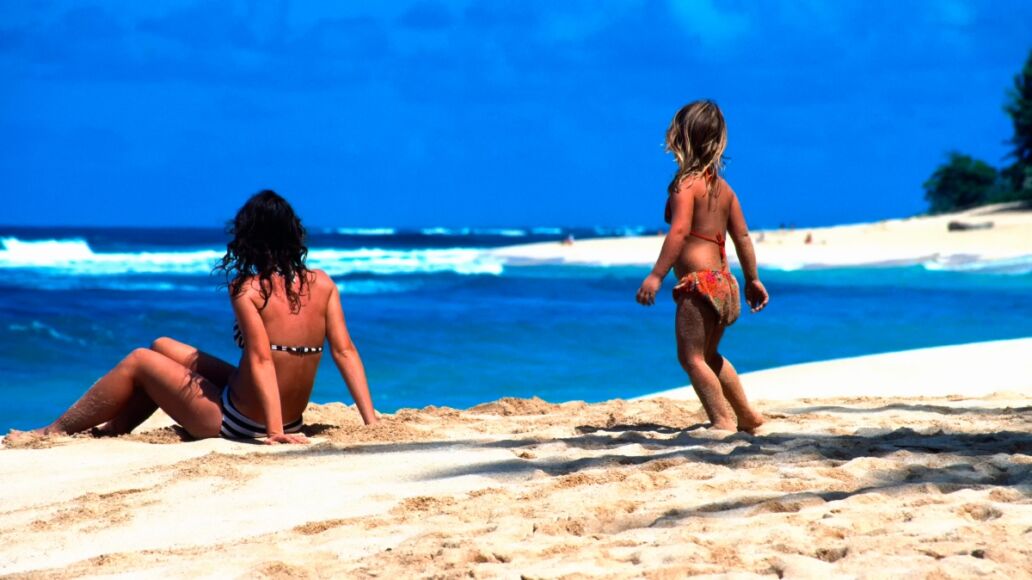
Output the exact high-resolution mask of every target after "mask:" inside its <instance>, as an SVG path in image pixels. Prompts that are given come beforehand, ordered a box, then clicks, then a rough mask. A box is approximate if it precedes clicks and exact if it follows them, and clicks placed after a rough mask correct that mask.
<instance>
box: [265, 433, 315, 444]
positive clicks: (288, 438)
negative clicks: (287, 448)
mask: <svg viewBox="0 0 1032 580" xmlns="http://www.w3.org/2000/svg"><path fill="white" fill-rule="evenodd" d="M308 443H309V441H308V437H305V436H304V435H302V434H300V433H279V434H277V435H269V436H268V437H266V438H265V444H266V445H280V444H283V445H307V444H308Z"/></svg>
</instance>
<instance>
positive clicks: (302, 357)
mask: <svg viewBox="0 0 1032 580" xmlns="http://www.w3.org/2000/svg"><path fill="white" fill-rule="evenodd" d="M230 233H231V234H232V235H233V240H232V241H231V242H229V244H228V245H227V247H226V255H225V256H224V257H223V258H222V261H221V262H219V264H218V265H217V266H216V270H220V271H222V272H224V273H225V274H226V279H227V283H228V286H229V294H230V302H231V303H232V305H233V312H234V313H235V314H236V320H237V326H236V328H235V331H236V337H235V338H236V340H237V343H238V345H239V346H240V347H241V348H242V349H243V352H242V353H241V355H240V363H239V366H238V367H235V366H233V365H231V364H229V363H228V362H225V361H223V360H220V359H218V358H216V357H214V356H211V355H210V354H207V353H204V352H201V351H199V350H197V349H196V348H194V347H192V346H190V345H187V344H183V343H181V342H178V341H176V340H173V339H171V338H159V339H157V340H155V341H154V343H153V345H152V346H151V348H149V349H146V348H138V349H136V350H134V351H133V352H131V353H129V356H127V357H125V359H123V360H122V362H120V363H118V365H117V366H116V367H115V368H114V369H112V370H111V371H110V372H109V373H108V374H106V375H104V376H103V377H102V378H101V379H100V380H99V381H97V382H96V383H95V384H94V385H93V386H92V387H90V389H89V390H88V391H86V394H85V395H83V396H82V398H81V399H79V400H78V401H77V402H76V403H75V404H74V405H72V406H71V408H69V409H68V410H67V411H65V413H64V414H63V415H61V417H60V418H58V419H57V420H56V421H54V422H53V423H52V424H50V425H49V426H47V427H45V428H43V429H40V430H38V431H40V432H42V433H44V434H53V433H62V434H63V433H78V432H80V431H84V430H86V429H89V428H91V427H97V426H100V432H101V433H102V434H107V435H120V434H124V433H129V432H130V431H132V430H133V429H134V428H135V427H137V426H138V425H139V424H140V423H142V422H143V421H144V420H146V419H147V418H148V417H150V416H151V414H153V413H154V411H155V410H156V409H157V408H159V407H160V408H161V409H162V410H164V411H165V412H166V413H168V415H169V416H170V417H172V419H174V420H175V421H176V422H177V423H179V424H180V425H182V426H183V427H184V428H185V429H186V431H187V432H188V433H190V435H192V436H194V437H196V438H198V439H202V438H206V437H218V436H220V435H221V436H223V437H226V438H232V439H242V438H257V437H262V436H265V437H266V438H265V443H269V444H276V443H307V439H306V438H305V436H304V435H302V434H301V433H300V432H299V431H300V430H301V413H302V412H303V411H304V410H305V407H306V406H307V405H308V400H309V398H310V396H311V394H312V387H313V385H314V384H315V373H316V370H318V368H319V361H320V359H321V358H322V350H323V346H322V345H323V343H324V342H325V341H327V340H328V341H329V343H330V353H331V355H332V356H333V361H334V362H335V363H336V364H337V368H338V369H339V370H340V373H341V375H342V376H343V377H344V381H345V382H346V383H347V385H348V389H349V390H350V391H351V396H352V397H353V398H354V399H355V403H356V405H357V406H358V411H359V413H360V414H361V415H362V420H363V421H365V423H366V424H372V423H376V421H377V419H376V414H375V412H374V411H373V404H372V400H371V399H370V396H369V387H368V385H367V384H366V376H365V370H364V368H363V367H362V359H361V358H359V356H358V351H357V350H356V349H355V345H354V343H352V342H351V338H350V337H349V336H348V329H347V327H346V326H345V324H344V312H343V310H342V308H341V303H340V295H339V294H338V292H337V286H336V284H334V283H333V280H331V279H330V277H329V276H328V275H326V273H325V272H323V271H321V270H309V269H308V267H307V266H306V265H305V257H306V256H307V254H308V248H307V247H305V229H304V227H303V226H302V225H301V220H300V219H298V217H297V216H296V215H295V214H294V210H293V208H291V207H290V204H289V203H287V201H286V200H285V199H283V198H282V197H280V196H279V195H277V194H276V193H275V192H273V191H268V190H266V191H262V192H260V193H258V194H256V195H254V196H253V197H251V199H249V200H247V203H245V204H244V206H243V207H242V208H240V211H239V212H237V215H236V219H235V220H234V221H233V224H232V226H231V230H230ZM227 331H228V329H227Z"/></svg>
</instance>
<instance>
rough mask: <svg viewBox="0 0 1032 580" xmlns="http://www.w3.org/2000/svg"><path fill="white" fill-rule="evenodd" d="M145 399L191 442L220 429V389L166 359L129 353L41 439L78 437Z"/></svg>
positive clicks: (148, 353) (149, 352)
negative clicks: (52, 435)
mask: <svg viewBox="0 0 1032 580" xmlns="http://www.w3.org/2000/svg"><path fill="white" fill-rule="evenodd" d="M139 391H143V393H144V394H145V395H146V397H147V399H149V400H150V401H152V402H153V403H156V404H157V405H158V406H160V407H161V408H162V409H164V410H165V412H166V413H168V414H169V416H171V417H172V419H173V420H175V421H176V422H177V423H179V424H180V425H182V426H183V427H184V428H186V430H187V432H189V433H190V434H191V435H193V436H194V437H198V438H203V437H215V436H217V435H218V433H219V429H220V428H221V423H222V409H221V408H220V407H219V394H220V392H221V387H220V386H216V385H215V384H213V383H212V382H211V381H208V380H207V379H205V378H204V377H202V376H200V375H199V374H197V373H195V372H193V371H191V370H190V369H188V368H186V367H184V366H183V365H181V364H179V363H177V362H175V361H173V360H171V359H169V358H168V357H166V356H164V355H161V354H159V353H156V352H154V351H152V350H148V349H145V348H138V349H136V350H134V351H133V352H132V353H130V354H129V356H127V357H125V358H124V359H123V360H122V362H120V363H118V366H116V367H115V368H113V369H111V371H110V372H108V374H106V375H104V376H103V377H101V379H100V380H99V381H97V382H96V383H94V384H93V386H92V387H90V389H89V390H88V391H86V394H84V395H83V396H82V398H81V399H79V400H78V401H76V403H75V404H74V405H72V406H71V408H69V409H68V410H67V411H65V413H64V414H63V415H61V417H59V418H58V419H57V421H54V422H53V423H52V424H51V425H49V426H48V427H46V428H45V429H43V432H44V433H78V432H80V431H84V430H86V429H89V428H90V427H95V426H97V425H100V424H101V423H105V422H107V421H111V420H113V419H115V418H117V417H119V416H120V415H122V414H123V413H126V411H127V410H128V409H129V405H131V404H134V403H135V404H139V402H140V401H141V400H142V396H141V395H138V394H137V393H138V392H139Z"/></svg>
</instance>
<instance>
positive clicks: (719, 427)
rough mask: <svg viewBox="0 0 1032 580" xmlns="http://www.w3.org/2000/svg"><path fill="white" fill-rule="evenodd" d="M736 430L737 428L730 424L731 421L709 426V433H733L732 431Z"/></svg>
mask: <svg viewBox="0 0 1032 580" xmlns="http://www.w3.org/2000/svg"><path fill="white" fill-rule="evenodd" d="M736 428H737V427H736V426H735V424H734V423H732V422H731V421H728V422H726V423H713V424H711V425H710V430H711V431H732V432H733V431H735V430H736Z"/></svg>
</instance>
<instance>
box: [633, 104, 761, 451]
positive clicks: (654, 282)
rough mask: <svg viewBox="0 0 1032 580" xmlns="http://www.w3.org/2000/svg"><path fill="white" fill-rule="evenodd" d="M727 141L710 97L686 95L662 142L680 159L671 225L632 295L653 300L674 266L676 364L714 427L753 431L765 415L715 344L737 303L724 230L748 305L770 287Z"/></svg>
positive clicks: (646, 302) (670, 200) (671, 192)
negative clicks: (725, 174) (726, 175)
mask: <svg viewBox="0 0 1032 580" xmlns="http://www.w3.org/2000/svg"><path fill="white" fill-rule="evenodd" d="M726 146H727V127H726V125H725V124H724V115H723V114H722V113H721V112H720V108H718V107H717V105H716V103H714V102H712V101H695V102H694V103H689V104H688V105H685V106H684V107H683V108H681V110H680V111H678V112H677V114H676V115H675V116H674V120H673V121H671V123H670V128H669V129H667V134H666V149H667V151H669V152H670V153H672V154H673V155H674V157H675V158H676V160H677V173H676V174H674V178H673V180H671V181H670V186H669V187H668V188H667V194H668V195H667V204H666V221H667V223H669V224H670V231H669V232H668V233H667V236H666V239H665V240H664V241H663V248H662V250H660V253H659V258H658V259H657V260H656V265H655V267H653V268H652V272H651V273H650V274H649V275H648V277H646V278H645V281H644V282H642V284H641V288H639V289H638V295H637V300H638V303H640V304H642V305H643V306H650V305H652V304H654V303H655V302H656V292H657V291H659V288H660V286H661V285H662V283H663V278H665V277H666V275H667V273H668V272H669V271H670V269H671V268H673V269H674V273H675V274H676V275H677V279H678V283H677V285H676V286H675V287H674V300H675V301H676V302H677V317H676V323H675V329H676V334H677V357H678V359H679V360H680V361H681V366H682V367H683V368H684V370H685V372H687V373H688V377H689V378H690V379H691V381H692V387H693V388H694V389H695V392H696V394H698V396H699V399H700V400H701V401H702V406H703V408H705V410H706V415H707V416H708V417H709V420H710V423H711V425H712V428H714V429H722V430H728V431H733V430H735V429H736V428H737V429H738V430H740V431H748V432H752V431H753V430H754V429H756V428H757V427H759V426H760V425H761V424H763V416H762V415H760V413H759V412H757V411H756V410H755V409H753V408H752V406H751V405H749V401H748V400H747V399H746V397H745V391H743V390H742V384H741V381H739V379H738V373H736V372H735V368H734V367H733V366H731V363H730V362H729V361H728V360H727V359H726V358H724V357H723V356H721V354H720V352H719V351H718V350H717V347H718V346H719V345H720V339H721V337H723V335H724V330H725V329H726V328H727V327H728V326H730V325H731V324H733V323H734V322H735V320H737V319H738V315H739V313H740V311H741V306H740V304H739V297H738V282H737V281H736V280H735V277H734V275H732V274H731V271H730V270H729V269H728V265H727V254H726V253H725V249H724V242H725V234H726V233H728V232H729V233H730V235H731V241H732V242H734V244H735V252H736V253H737V254H738V260H739V262H740V263H741V265H742V271H743V273H744V274H745V299H746V300H747V301H748V303H749V306H750V307H751V308H752V311H753V312H759V311H760V310H763V308H764V307H765V306H766V305H767V300H768V295H767V290H766V288H764V287H763V283H762V282H760V279H759V275H758V274H757V271H756V254H755V253H754V251H753V245H752V241H751V240H750V239H749V229H748V227H746V224H745V216H744V215H743V213H742V206H741V204H739V202H738V196H736V195H735V192H734V191H733V190H732V189H731V186H729V185H728V184H727V182H726V181H724V179H723V178H722V177H721V176H720V170H721V168H722V166H723V163H722V158H723V155H724V149H725V148H726ZM732 411H734V415H736V416H737V419H738V420H737V423H736V421H735V417H733V416H732V414H731V412H732Z"/></svg>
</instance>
